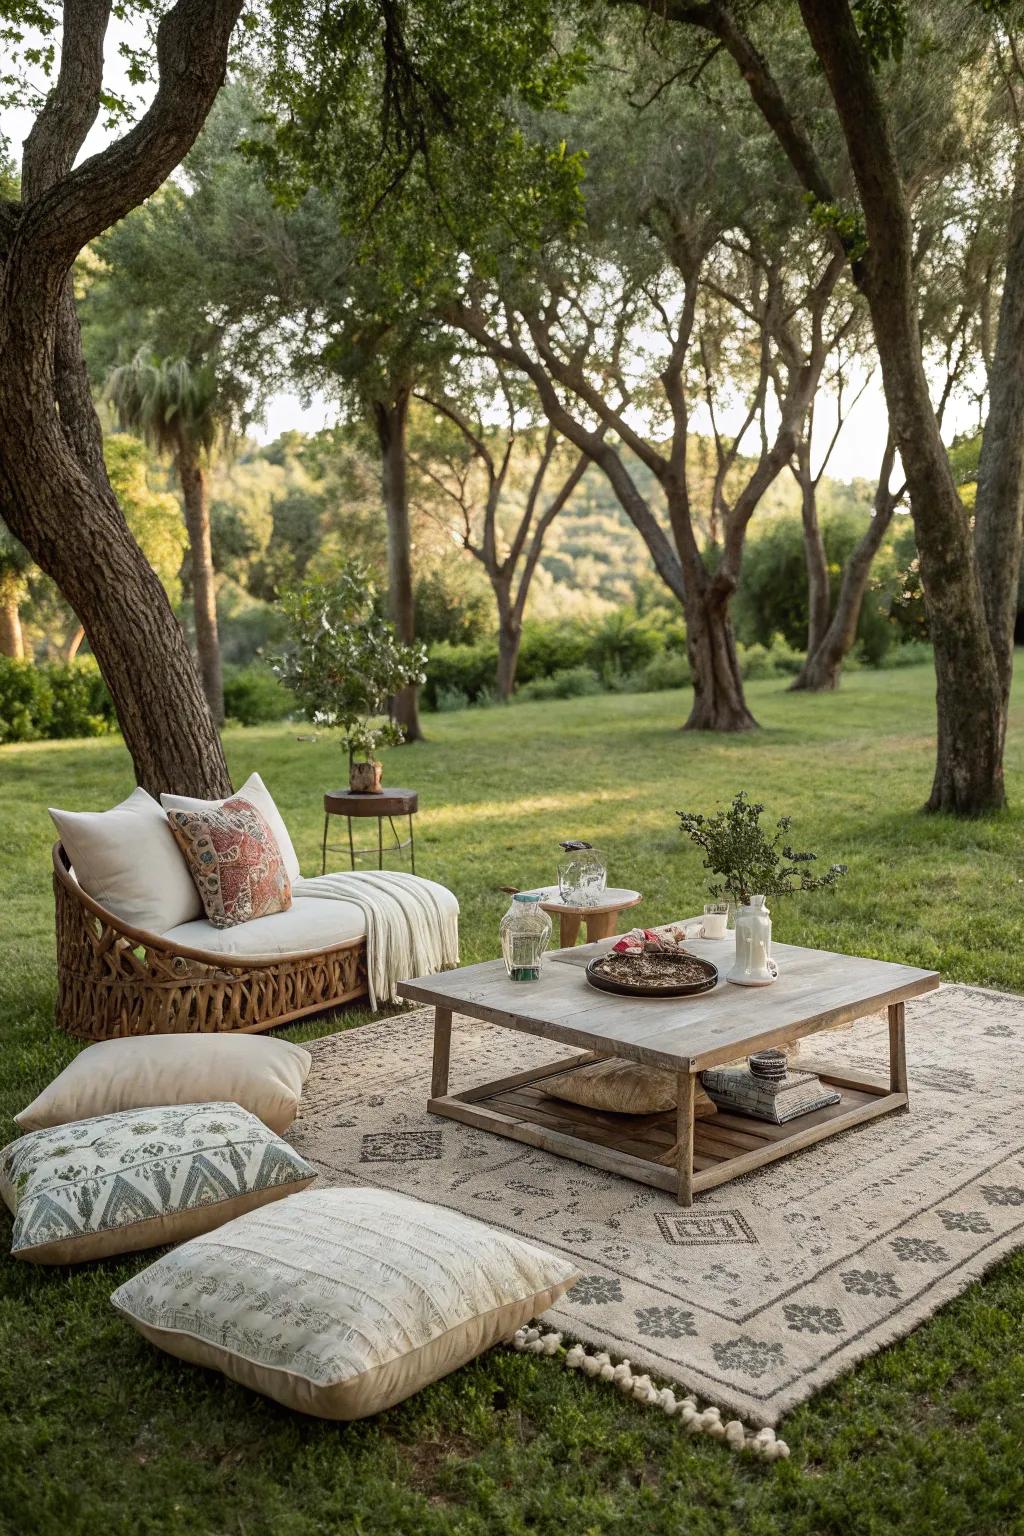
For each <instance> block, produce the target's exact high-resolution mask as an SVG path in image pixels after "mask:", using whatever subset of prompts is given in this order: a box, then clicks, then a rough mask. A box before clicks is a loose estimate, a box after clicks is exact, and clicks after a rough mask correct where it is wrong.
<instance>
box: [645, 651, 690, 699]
mask: <svg viewBox="0 0 1024 1536" xmlns="http://www.w3.org/2000/svg"><path fill="white" fill-rule="evenodd" d="M631 682H632V691H633V692H636V693H660V692H662V691H663V690H664V689H667V688H689V686H690V684H691V683H692V682H693V677H692V675H691V672H690V663H689V660H688V659H687V657H686V655H685V653H683V654H682V655H680V653H679V652H678V651H674V650H673V651H663V652H662V653H661V655H660V656H655V657H653V658H652V659H651V660H650V661H649V662H648V663H647V665H646V666H645V667H641V669H640V671H639V672H637V673H634V674H633V677H632V679H631Z"/></svg>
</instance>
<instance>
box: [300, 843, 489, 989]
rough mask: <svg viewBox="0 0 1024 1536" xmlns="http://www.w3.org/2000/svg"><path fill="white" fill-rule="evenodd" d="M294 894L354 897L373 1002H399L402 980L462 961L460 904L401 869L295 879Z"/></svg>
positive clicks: (352, 898)
mask: <svg viewBox="0 0 1024 1536" xmlns="http://www.w3.org/2000/svg"><path fill="white" fill-rule="evenodd" d="M292 895H293V896H316V897H319V898H320V899H321V900H331V901H351V902H353V903H354V904H355V905H356V906H357V907H359V909H360V910H361V912H362V914H363V916H364V918H365V919H366V976H367V982H368V985H369V992H370V1007H371V1008H376V1007H377V1005H378V1000H379V1001H381V1002H388V1003H394V1002H398V1001H399V998H398V992H397V983H398V982H399V981H404V980H408V979H409V978H410V977H412V976H431V975H433V974H434V973H435V972H437V971H445V970H449V969H451V968H452V967H453V966H456V965H458V963H459V909H458V905H457V904H456V903H453V904H452V906H451V907H448V906H444V905H442V903H441V902H440V901H439V900H438V897H437V891H436V889H435V887H434V886H433V885H432V884H431V882H430V881H428V880H421V879H419V878H418V877H417V876H416V875H406V874H403V873H401V872H400V871H399V870H393V869H385V870H376V869H374V870H358V871H356V872H355V873H353V874H345V875H315V876H313V878H312V879H309V880H296V882H295V884H294V885H293V886H292Z"/></svg>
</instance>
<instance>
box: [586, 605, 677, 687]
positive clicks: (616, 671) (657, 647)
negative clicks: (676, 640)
mask: <svg viewBox="0 0 1024 1536" xmlns="http://www.w3.org/2000/svg"><path fill="white" fill-rule="evenodd" d="M664 648H665V637H664V635H663V634H662V633H661V632H660V631H659V630H658V629H657V628H655V626H654V625H653V624H650V623H648V622H646V621H645V620H643V619H640V618H638V617H637V615H636V611H635V610H634V609H632V608H617V609H616V610H615V611H614V612H613V613H609V614H607V615H606V616H605V617H604V618H603V619H600V620H599V621H598V622H597V623H596V624H595V625H594V626H593V627H592V629H591V635H590V648H589V650H590V654H589V661H590V663H591V666H593V667H594V668H595V669H596V670H597V671H598V672H599V673H600V674H601V676H602V677H603V678H604V679H605V680H606V681H607V680H609V679H611V678H613V677H615V676H620V677H621V676H629V675H630V674H631V673H633V672H637V671H639V670H640V668H641V667H643V666H644V665H645V664H646V663H647V662H649V661H653V659H654V657H655V656H657V655H658V654H659V653H660V652H661V651H663V650H664Z"/></svg>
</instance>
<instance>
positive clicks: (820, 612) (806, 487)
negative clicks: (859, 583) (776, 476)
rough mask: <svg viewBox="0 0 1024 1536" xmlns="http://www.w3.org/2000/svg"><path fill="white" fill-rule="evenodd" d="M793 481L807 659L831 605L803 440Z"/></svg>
mask: <svg viewBox="0 0 1024 1536" xmlns="http://www.w3.org/2000/svg"><path fill="white" fill-rule="evenodd" d="M797 464H798V475H797V479H798V481H799V484H800V516H801V520H802V522H803V528H804V560H805V562H806V565H807V659H808V661H809V660H810V659H811V657H812V656H813V655H814V653H815V652H816V651H817V649H818V647H819V646H820V645H821V642H822V641H823V640H824V638H825V633H826V631H827V629H828V624H829V612H830V609H831V606H832V594H831V592H830V590H829V580H828V559H827V558H826V555H825V541H824V539H823V538H822V536H821V524H820V523H819V522H818V494H817V492H818V488H817V486H816V485H815V483H814V476H813V474H812V472H811V451H810V444H809V443H808V442H807V441H806V439H804V440H803V441H801V443H800V444H799V446H798V448H797Z"/></svg>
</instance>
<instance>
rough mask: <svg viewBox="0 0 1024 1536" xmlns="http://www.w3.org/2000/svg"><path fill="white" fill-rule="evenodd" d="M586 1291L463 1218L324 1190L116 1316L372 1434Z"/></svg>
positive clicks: (153, 1277)
mask: <svg viewBox="0 0 1024 1536" xmlns="http://www.w3.org/2000/svg"><path fill="white" fill-rule="evenodd" d="M578 1279H579V1272H578V1271H577V1269H576V1268H575V1266H574V1265H573V1264H571V1263H570V1262H569V1261H568V1260H567V1259H563V1258H559V1257H557V1256H556V1255H555V1254H552V1253H546V1252H545V1251H544V1250H543V1249H542V1248H535V1247H534V1246H533V1244H532V1243H527V1242H523V1241H522V1239H521V1238H518V1237H515V1236H513V1234H512V1233H510V1232H498V1231H495V1230H493V1229H492V1228H490V1227H485V1226H483V1225H482V1223H480V1222H478V1221H473V1220H471V1219H470V1218H469V1217H468V1216H462V1215H460V1214H459V1212H458V1211H450V1210H445V1209H444V1208H443V1207H441V1206H436V1205H427V1204H425V1203H424V1202H423V1201H420V1200H414V1199H412V1198H410V1197H409V1196H408V1195H399V1194H396V1193H394V1192H393V1191H391V1190H379V1189H323V1190H308V1191H307V1192H306V1193H305V1194H302V1195H296V1196H294V1198H293V1199H291V1200H285V1201H283V1202H282V1203H281V1204H280V1205H277V1206H275V1207H274V1208H273V1209H268V1210H265V1211H254V1212H252V1213H251V1214H250V1215H248V1216H242V1217H240V1218H239V1219H238V1220H237V1221H233V1222H231V1224H230V1226H226V1227H221V1228H220V1229H219V1230H218V1231H217V1232H211V1233H209V1234H208V1235H207V1236H205V1237H200V1238H196V1239H195V1241H194V1242H191V1243H185V1244H183V1245H182V1247H180V1248H176V1249H175V1250H174V1252H173V1253H168V1254H166V1255H164V1256H163V1257H161V1258H159V1259H157V1261H156V1262H155V1263H154V1264H151V1265H150V1266H149V1268H148V1269H145V1270H143V1271H142V1273H141V1274H138V1275H135V1276H133V1277H132V1279H131V1280H128V1281H127V1282H126V1283H125V1284H124V1285H122V1286H120V1287H119V1289H118V1290H116V1291H115V1292H114V1294H113V1296H112V1297H111V1301H112V1302H113V1303H114V1306H115V1307H116V1308H117V1309H118V1311H119V1312H123V1313H124V1315H125V1316H126V1317H127V1318H128V1319H129V1321H130V1322H132V1323H133V1324H134V1325H135V1327H136V1328H137V1329H138V1330H139V1332H140V1333H141V1334H143V1335H144V1336H145V1337H146V1338H147V1339H149V1340H150V1342H151V1343H152V1344H155V1345H156V1346H157V1347H158V1348H159V1349H164V1350H166V1351H167V1352H168V1353H169V1354H172V1355H176V1356H177V1357H178V1359H180V1360H189V1361H191V1362H193V1363H194V1364H197V1365H205V1366H211V1367H212V1368H213V1369H214V1370H218V1371H222V1372H223V1374H224V1375H225V1376H228V1377H230V1378H231V1380H232V1381H237V1382H240V1383H241V1384H242V1385H243V1386H246V1387H251V1388H252V1389H253V1390H254V1391H256V1392H262V1393H264V1394H265V1395H266V1396H267V1397H272V1398H273V1399H274V1400H275V1402H278V1403H283V1404H284V1406H285V1407H286V1408H294V1409H296V1410H298V1412H300V1413H311V1414H316V1415H317V1416H318V1417H320V1418H327V1419H361V1418H365V1417H366V1415H367V1414H371V1413H379V1412H380V1411H381V1410H382V1409H384V1408H390V1407H391V1405H392V1404H393V1403H400V1402H401V1401H402V1400H403V1398H406V1397H409V1396H410V1394H411V1393H413V1392H416V1391H418V1390H419V1389H420V1388H421V1387H424V1386H426V1385H427V1383H428V1382H431V1381H437V1380H438V1379H439V1378H440V1377H441V1376H446V1375H447V1374H448V1373H449V1371H454V1370H456V1369H457V1368H458V1367H459V1366H460V1365H465V1363H466V1361H467V1360H472V1359H474V1357H475V1356H476V1355H479V1354H480V1353H481V1352H482V1351H483V1350H485V1349H488V1348H490V1346H491V1345H492V1344H496V1343H497V1342H498V1341H499V1340H500V1339H505V1338H509V1337H510V1336H511V1335H512V1334H513V1333H514V1332H515V1330H516V1329H517V1328H519V1327H521V1326H522V1325H523V1324H524V1323H526V1322H528V1321H529V1319H530V1318H531V1317H535V1316H538V1315H539V1314H540V1313H541V1312H543V1311H545V1310H546V1309H547V1308H548V1307H550V1306H552V1305H553V1304H554V1303H555V1302H556V1301H557V1300H558V1298H559V1297H560V1296H561V1295H562V1293H563V1292H564V1291H566V1290H568V1288H569V1286H570V1285H572V1284H573V1283H574V1282H575V1281H576V1280H578Z"/></svg>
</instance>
